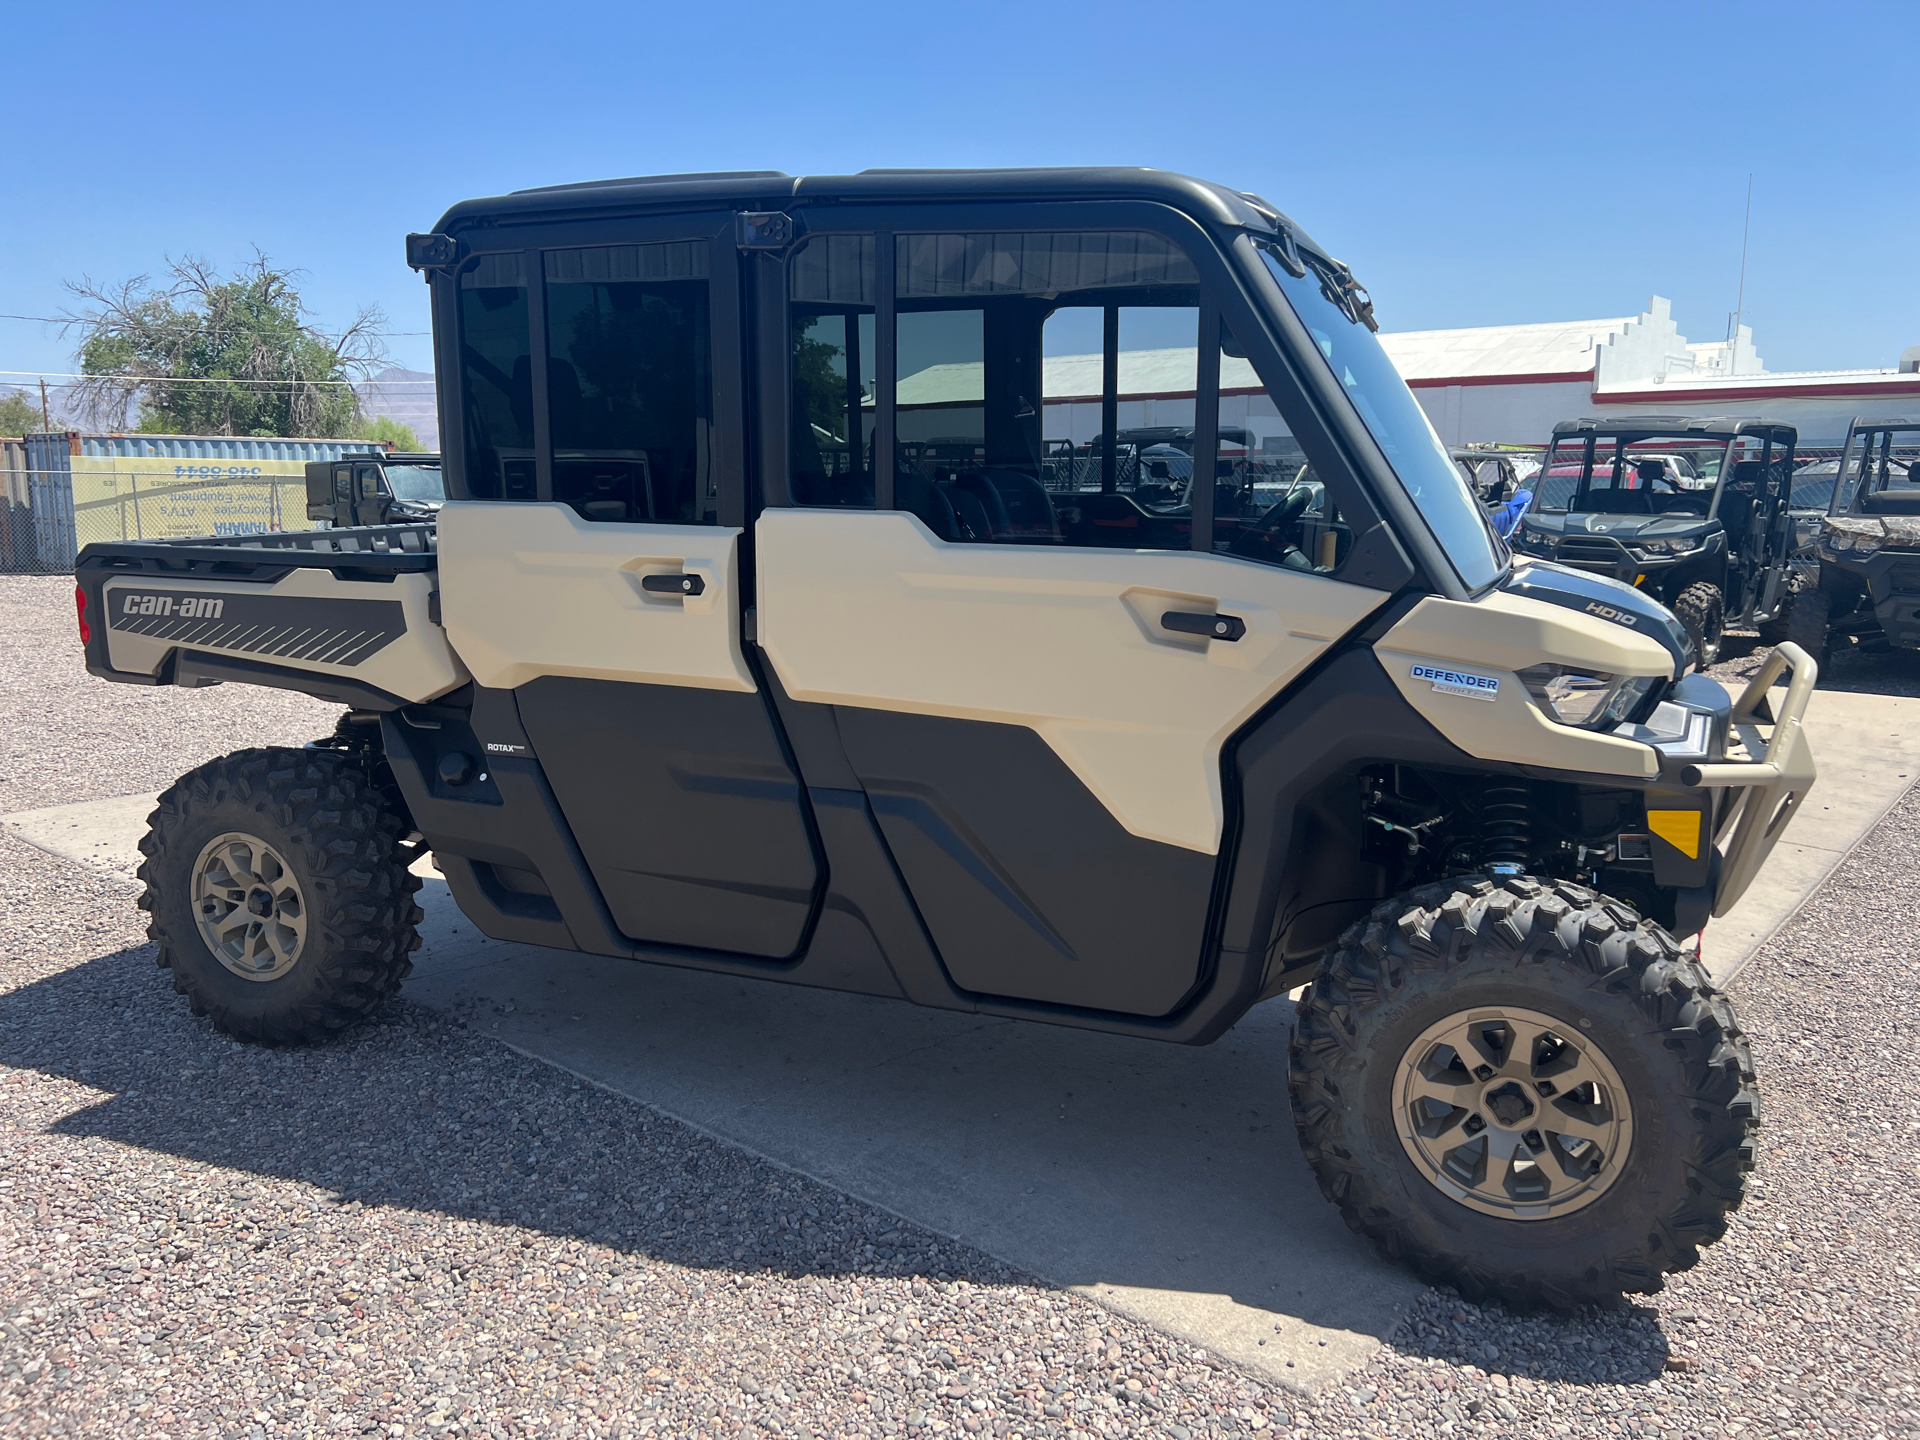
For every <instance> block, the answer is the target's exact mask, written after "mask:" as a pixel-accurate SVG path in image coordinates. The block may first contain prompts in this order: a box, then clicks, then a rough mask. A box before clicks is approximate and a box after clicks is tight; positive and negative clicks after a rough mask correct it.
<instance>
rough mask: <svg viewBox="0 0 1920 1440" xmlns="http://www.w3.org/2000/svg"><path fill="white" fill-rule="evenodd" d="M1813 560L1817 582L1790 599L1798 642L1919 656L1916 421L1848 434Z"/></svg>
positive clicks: (1819, 651) (1919, 423)
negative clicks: (1816, 565) (1916, 652)
mask: <svg viewBox="0 0 1920 1440" xmlns="http://www.w3.org/2000/svg"><path fill="white" fill-rule="evenodd" d="M1817 553H1818V555H1819V565H1820V571H1819V583H1818V584H1817V585H1813V586H1809V587H1807V588H1805V589H1803V590H1802V591H1801V592H1800V593H1799V594H1797V595H1795V596H1794V598H1793V611H1792V616H1791V626H1790V629H1791V632H1792V636H1793V639H1794V641H1795V642H1796V643H1797V644H1799V645H1800V646H1801V647H1802V648H1803V649H1805V650H1806V651H1807V653H1808V654H1810V655H1816V656H1820V657H1823V658H1824V657H1825V656H1826V655H1827V653H1828V651H1829V650H1830V649H1831V648H1832V647H1834V646H1849V647H1851V646H1859V647H1860V648H1862V649H1866V650H1887V649H1895V648H1898V649H1903V650H1914V649H1920V420H1895V419H1885V420H1876V419H1867V418H1865V417H1859V418H1856V419H1855V420H1854V422H1853V423H1852V424H1851V425H1850V426H1848V427H1847V437H1846V443H1845V444H1844V445H1843V446H1842V447H1841V451H1840V459H1839V462H1838V465H1837V483H1836V484H1835V486H1834V489H1833V500H1832V503H1831V505H1830V506H1829V508H1828V511H1827V514H1826V515H1825V517H1824V518H1823V519H1822V520H1821V522H1820V538H1819V540H1818V542H1817Z"/></svg>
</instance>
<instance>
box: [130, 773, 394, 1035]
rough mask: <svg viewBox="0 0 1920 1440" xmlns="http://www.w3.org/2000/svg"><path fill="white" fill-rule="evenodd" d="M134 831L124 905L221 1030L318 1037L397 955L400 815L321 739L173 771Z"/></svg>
mask: <svg viewBox="0 0 1920 1440" xmlns="http://www.w3.org/2000/svg"><path fill="white" fill-rule="evenodd" d="M148 824H149V826H150V828H149V830H148V832H147V834H146V835H145V836H144V837H143V838H142V839H141V841H140V853H141V854H142V855H143V856H144V857H145V859H144V860H143V862H142V863H141V866H140V871H139V875H140V879H141V880H142V881H143V882H145V885H146V890H145V892H144V893H143V894H142V895H141V896H140V908H141V909H143V910H145V911H147V912H148V913H149V915H150V916H151V917H152V919H151V922H150V924H149V925H148V927H147V935H148V938H149V939H151V940H153V941H154V943H155V944H156V945H157V946H158V947H159V954H158V959H159V962H160V964H161V966H162V967H163V968H165V969H168V970H171V971H172V972H173V988H174V989H175V990H177V991H179V992H180V993H181V994H183V995H185V996H186V997H187V1003H188V1006H189V1007H190V1008H191V1009H192V1011H193V1013H194V1014H196V1015H206V1016H209V1017H210V1018H211V1019H212V1021H213V1025H214V1028H215V1029H217V1030H219V1031H220V1032H221V1033H223V1034H226V1035H231V1036H233V1037H234V1038H235V1039H236V1040H247V1041H253V1042H256V1043H259V1044H265V1045H286V1044H297V1043H300V1042H304V1041H312V1040H320V1039H324V1038H326V1037H327V1036H330V1035H333V1034H336V1033H338V1032H339V1031H341V1030H343V1029H345V1028H347V1027H348V1026H350V1025H353V1024H355V1023H357V1022H358V1021H360V1020H363V1019H365V1018H366V1017H367V1016H369V1015H371V1014H373V1012H374V1011H376V1010H378V1009H379V1008H380V1006H381V1005H382V1004H384V1003H385V1002H386V1000H387V998H388V997H389V996H390V995H392V994H393V992H394V991H396V990H398V989H399V988H400V982H401V980H403V979H404V978H405V977H406V975H407V972H408V971H409V970H411V969H412V968H413V962H412V961H411V960H410V959H409V958H408V957H409V956H410V955H411V953H412V952H413V951H414V950H416V949H418V948H419V945H420V937H419V934H418V933H417V932H416V931H415V929H414V926H415V925H416V924H417V923H418V922H419V921H420V919H421V918H422V916H421V912H420V909H419V907H418V906H416V905H415V904H414V903H413V897H414V894H415V892H416V891H418V890H419V888H420V881H419V879H418V878H417V877H416V876H414V875H413V874H412V873H411V872H410V871H409V870H408V868H407V862H408V859H409V858H410V857H409V855H408V853H407V851H406V847H405V846H404V845H403V844H401V843H400V842H401V837H402V836H403V835H404V834H405V833H406V829H407V827H406V825H405V824H404V822H403V821H402V819H401V818H400V817H399V816H398V815H397V814H395V813H394V811H393V809H392V807H391V805H390V804H389V803H388V802H387V801H385V800H384V799H383V797H382V794H381V792H380V790H379V789H378V787H376V786H375V785H374V784H373V782H372V779H371V777H370V776H369V775H368V772H367V770H366V769H365V768H364V766H362V765H361V764H359V763H358V762H357V761H356V760H355V759H354V758H353V757H352V756H349V755H346V754H342V753H339V752H336V751H331V750H317V749H316V750H286V749H261V750H242V751H239V752H238V753H236V754H233V755H228V756H226V757H225V758H223V759H220V760H215V761H212V762H210V763H209V764H206V765H202V766H201V767H200V768H199V769H198V770H193V771H190V772H188V773H187V774H185V775H183V776H181V777H180V778H179V779H178V780H177V781H175V782H174V784H173V785H172V787H171V788H169V789H168V790H167V791H166V792H165V793H164V794H163V795H161V797H160V804H159V808H157V809H156V810H155V811H154V812H153V814H152V815H151V816H150V817H149V819H148Z"/></svg>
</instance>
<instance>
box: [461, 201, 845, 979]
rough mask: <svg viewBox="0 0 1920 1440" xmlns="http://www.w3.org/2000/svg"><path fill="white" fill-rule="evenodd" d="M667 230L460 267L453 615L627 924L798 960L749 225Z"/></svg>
mask: <svg viewBox="0 0 1920 1440" xmlns="http://www.w3.org/2000/svg"><path fill="white" fill-rule="evenodd" d="M662 224H663V225H668V224H670V225H672V226H677V227H678V228H677V229H668V230H667V234H668V235H670V236H674V237H677V238H661V239H651V238H641V239H637V240H636V241H634V243H608V244H601V245H596V246H591V247H585V246H579V245H572V246H562V245H559V244H556V245H555V246H554V247H553V248H547V249H544V250H540V249H531V250H526V251H520V252H513V253H510V254H499V255H486V256H481V257H478V258H477V259H476V260H474V261H472V262H470V263H469V264H468V265H467V266H466V268H465V269H464V270H463V271H462V272H461V273H460V275H459V276H458V282H457V283H458V291H457V304H458V307H459V334H460V342H459V343H460V365H459V372H458V381H457V384H458V393H457V398H456V405H457V409H458V413H460V415H461V416H462V419H463V434H462V435H461V437H460V444H461V447H462V449H461V455H460V460H461V470H462V488H463V490H464V492H465V498H463V499H459V500H455V501H452V502H449V503H448V504H447V505H446V506H445V507H444V508H443V509H442V510H441V512H440V517H439V535H440V554H441V560H440V575H441V594H442V609H443V614H444V617H445V623H446V627H447V632H448V637H449V639H450V640H451V641H452V642H453V645H454V647H455V649H456V650H457V651H458V652H459V654H460V655H461V658H462V659H463V660H465V662H466V663H467V666H468V668H469V669H470V670H471V671H472V672H473V674H474V678H475V681H476V683H477V684H479V685H481V686H483V687H487V688H489V689H496V690H503V691H508V692H511V695H512V699H513V702H514V709H515V711H516V712H517V715H518V719H519V721H520V725H521V727H522V729H523V731H524V735H525V739H526V741H527V744H528V746H529V748H530V749H531V751H532V754H533V757H534V758H535V759H537V760H538V762H539V764H540V766H541V768H542V770H543V771H544V773H545V776H546V779H547V782H548V784H549V785H550V786H551V789H552V792H553V795H554V797H555V798H556V800H557V801H558V804H559V806H560V809H561V811H562V812H563V814H564V816H565V819H566V823H567V825H568V826H569V828H570V829H571V830H572V832H573V835H574V838H575V840H576V841H577V842H578V845H579V849H580V851H581V853H582V854H583V856H584V858H585V861H586V864H587V866H588V868H589V869H590V870H591V872H592V876H593V879H594V881H595V882H596V884H597V885H598V887H599V889H600V891H601V893H602V895H603V896H604V897H605V900H606V903H607V906H608V909H609V910H610V911H611V913H612V916H613V919H614V921H615V923H616V925H617V926H618V928H619V930H620V931H621V932H622V933H623V934H624V935H625V936H627V937H628V938H629V939H630V940H633V941H635V942H639V943H643V944H657V945H670V946H684V947H697V948H701V949H707V950H715V951H724V952H729V953H733V954H740V955H749V956H756V957H771V958H782V957H788V956H793V955H796V954H797V953H798V952H799V951H800V950H801V948H802V946H803V943H804V939H805V936H806V934H807V931H808V926H809V923H810V920H811V916H812V913H813V910H814V908H815V905H816V902H817V897H818V893H819V891H820V889H821V866H820V864H819V861H818V857H817V854H816V849H815V845H814V842H813V840H812V831H811V826H810V825H809V822H808V816H807V813H806V810H805V799H804V796H803V794H802V790H801V786H800V781H799V777H798V776H797V775H796V774H795V773H794V770H793V768H792V766H791V765H790V764H789V763H788V761H787V759H786V756H785V752H784V749H783V746H782V744H781V741H780V738H779V735H778V733H777V731H776V728H775V724H774V721H773V718H772V716H771V714H770V712H769V709H768V705H767V697H766V696H765V695H764V694H763V693H762V690H761V687H760V685H759V683H758V681H757V679H756V677H755V675H754V672H753V669H752V667H751V665H750V664H749V662H748V660H747V657H746V656H745V654H744V653H743V651H742V648H741V642H740V624H741V613H742V609H743V605H742V596H741V583H740V581H741V576H740V563H741V562H740V550H741V536H742V533H743V532H742V524H741V520H742V515H743V507H744V501H743V498H742V494H743V492H742V488H741V487H742V476H741V467H740V447H739V443H738V436H739V434H740V431H741V426H740V421H739V412H740V403H739V391H738V375H739V370H738V356H739V349H738V322H737V315H738V304H737V280H736V273H737V267H736V262H735V259H734V250H733V247H732V244H731V234H732V231H731V217H730V216H724V217H705V218H704V219H703V218H701V217H695V218H694V219H691V220H679V221H675V222H662ZM722 232H724V233H722ZM642 233H643V235H644V232H642ZM656 233H657V232H656ZM562 238H564V237H562ZM529 492H530V493H529ZM523 497H524V498H523ZM482 738H483V740H484V739H486V738H488V737H482Z"/></svg>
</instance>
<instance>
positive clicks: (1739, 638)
mask: <svg viewBox="0 0 1920 1440" xmlns="http://www.w3.org/2000/svg"><path fill="white" fill-rule="evenodd" d="M1772 653H1773V647H1772V646H1771V645H1762V644H1761V643H1760V637H1759V636H1758V635H1755V634H1753V633H1752V632H1751V631H1740V630H1729V631H1728V632H1727V635H1726V640H1725V641H1724V643H1723V644H1722V646H1721V650H1720V655H1721V659H1720V663H1719V664H1717V665H1715V666H1714V667H1713V668H1712V669H1711V670H1709V671H1708V672H1707V673H1708V674H1709V675H1712V676H1713V677H1714V678H1715V679H1719V680H1730V681H1736V682H1737V681H1742V680H1751V679H1752V678H1753V677H1754V676H1755V675H1757V674H1759V673H1760V667H1761V666H1762V665H1763V664H1765V663H1766V659H1767V656H1769V655H1771V654H1772ZM1779 683H1781V684H1785V683H1786V682H1785V681H1784V680H1782V681H1781V682H1779ZM1816 688H1818V689H1821V690H1863V691H1868V692H1870V693H1872V694H1875V695H1920V651H1914V650H1882V651H1877V652H1876V651H1872V650H1862V649H1860V648H1859V646H1857V645H1856V646H1851V647H1849V648H1847V649H1844V650H1836V651H1835V652H1834V654H1833V655H1832V656H1831V658H1829V660H1828V662H1827V664H1826V665H1825V666H1823V667H1822V668H1821V671H1820V683H1819V685H1818V687H1816Z"/></svg>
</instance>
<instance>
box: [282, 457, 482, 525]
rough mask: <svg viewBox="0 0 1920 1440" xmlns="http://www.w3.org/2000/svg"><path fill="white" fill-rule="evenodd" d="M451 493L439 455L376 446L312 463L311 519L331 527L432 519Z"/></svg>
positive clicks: (309, 473)
mask: <svg viewBox="0 0 1920 1440" xmlns="http://www.w3.org/2000/svg"><path fill="white" fill-rule="evenodd" d="M446 498H447V489H446V481H445V478H444V475H443V472H442V469H441V465H440V457H439V456H438V455H413V454H405V453H399V452H394V451H388V450H375V451H373V452H371V453H370V454H366V455H342V456H340V457H339V458H338V459H337V460H313V461H309V462H308V464H307V518H308V519H309V520H314V521H319V522H321V523H322V524H325V525H329V526H354V525H389V524H393V525H404V524H408V523H417V522H419V521H423V520H431V519H433V517H434V516H435V515H436V514H438V513H439V510H440V507H441V505H443V504H444V503H446Z"/></svg>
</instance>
